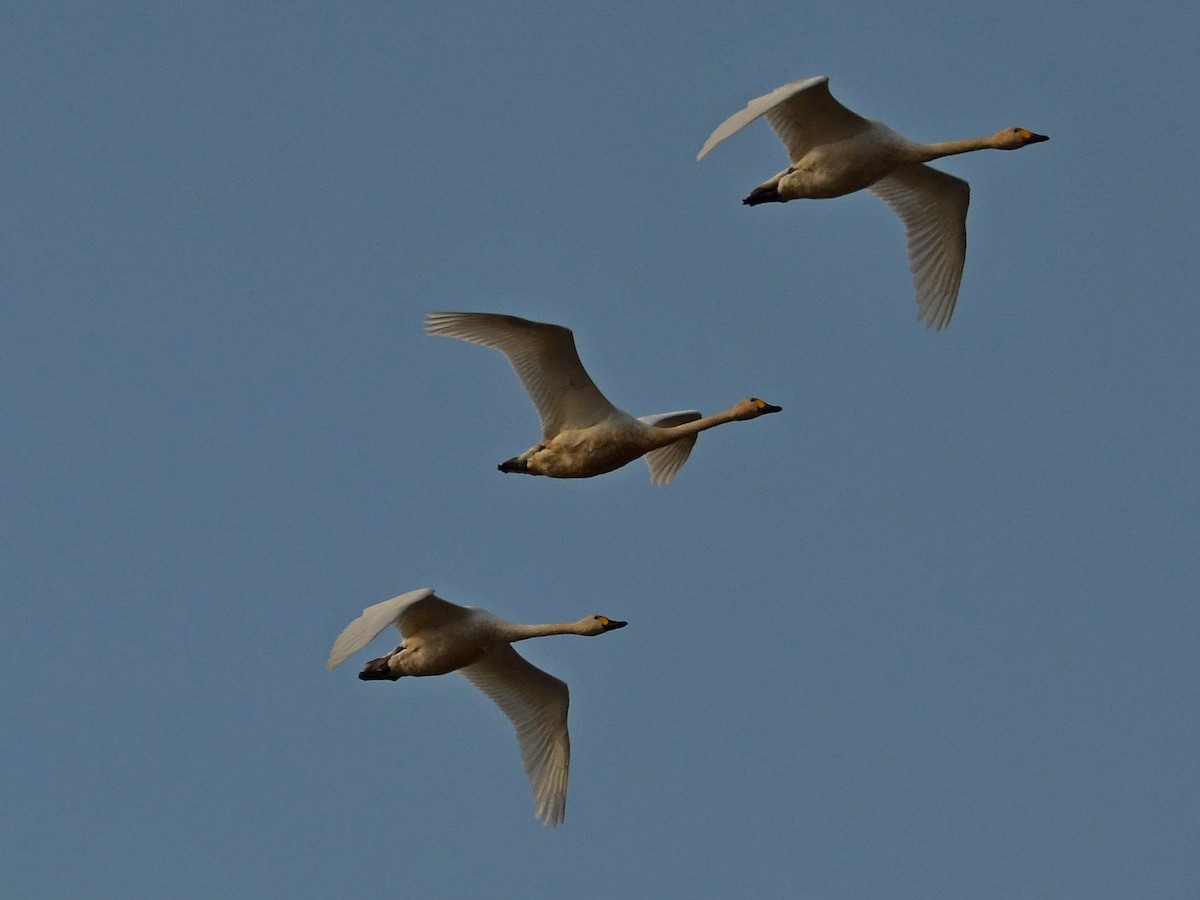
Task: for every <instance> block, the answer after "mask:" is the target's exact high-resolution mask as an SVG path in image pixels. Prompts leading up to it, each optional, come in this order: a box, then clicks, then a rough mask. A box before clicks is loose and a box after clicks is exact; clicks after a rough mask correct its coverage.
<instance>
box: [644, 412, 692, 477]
mask: <svg viewBox="0 0 1200 900" xmlns="http://www.w3.org/2000/svg"><path fill="white" fill-rule="evenodd" d="M699 418H700V412H699V411H698V410H695V409H683V410H679V411H678V412H669V413H659V414H658V415H655V416H641V417H640V418H639V419H638V421H639V422H641V423H643V424H645V425H650V426H654V427H658V428H671V427H672V426H675V425H682V424H684V423H685V422H695V421H696V420H697V419H699ZM696 438H697V435H694V434H693V435H689V436H688V437H685V438H680V439H679V440H677V441H676V442H675V443H673V444H667V446H665V447H659V448H658V449H657V450H651V451H650V452H649V453H647V454H646V455H645V456H644V457H643V459H645V460H646V465H647V466H649V467H650V483H651V484H670V483H671V480H672V479H673V478H674V477H675V473H676V472H678V471H679V470H680V469H681V468H683V464H684V463H685V462H687V458H688V456H689V455H690V454H691V452H692V447H694V446H696Z"/></svg>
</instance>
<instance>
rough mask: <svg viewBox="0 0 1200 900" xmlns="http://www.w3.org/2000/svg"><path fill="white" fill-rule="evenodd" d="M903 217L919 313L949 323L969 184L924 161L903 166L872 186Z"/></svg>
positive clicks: (963, 254)
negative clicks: (923, 162) (927, 164)
mask: <svg viewBox="0 0 1200 900" xmlns="http://www.w3.org/2000/svg"><path fill="white" fill-rule="evenodd" d="M868 190H870V191H871V193H873V194H875V195H876V196H877V197H879V198H881V199H882V200H883V201H884V202H885V203H887V205H888V206H890V207H891V208H892V210H893V211H894V212H895V213H896V215H898V216H899V217H900V221H901V222H903V223H904V233H905V235H906V236H907V240H908V267H909V268H910V269H911V270H912V275H913V286H914V287H915V288H916V291H917V316H918V318H920V320H921V321H922V322H924V323H925V326H926V327H927V328H934V329H936V330H938V331H940V330H941V329H943V328H945V327H946V326H947V325H948V324H950V315H951V314H952V313H953V312H954V301H955V300H957V299H958V286H959V283H960V282H961V281H962V273H963V264H964V263H965V262H966V259H967V205H968V204H969V203H970V200H971V187H970V185H968V184H967V183H966V182H965V181H963V180H962V179H961V178H955V177H954V176H953V175H947V174H946V173H945V172H939V171H938V170H937V169H932V168H930V167H929V166H926V165H912V166H904V167H902V168H899V169H896V171H894V172H892V174H891V175H888V176H887V177H885V178H881V179H880V180H879V181H877V182H875V183H874V184H873V185H871V186H870V188H868Z"/></svg>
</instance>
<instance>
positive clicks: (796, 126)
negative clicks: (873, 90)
mask: <svg viewBox="0 0 1200 900" xmlns="http://www.w3.org/2000/svg"><path fill="white" fill-rule="evenodd" d="M759 116H766V117H767V122H769V123H770V125H771V128H772V129H774V131H775V133H776V134H777V135H779V139H780V140H781V141H783V145H784V146H785V147H787V150H788V156H789V158H790V159H791V161H792V162H797V161H798V160H800V159H801V157H803V156H804V155H805V154H806V153H808V151H809V150H811V149H812V148H813V147H815V146H817V145H818V144H828V143H830V142H832V141H840V140H842V139H843V138H847V137H850V136H851V135H854V134H857V133H858V132H860V131H865V130H866V129H868V128H870V127H871V123H870V122H868V121H867V120H866V119H864V118H863V117H862V116H860V115H858V113H855V112H852V111H851V110H849V109H847V108H846V107H844V106H842V104H840V103H838V102H837V101H836V100H835V99H833V95H832V94H831V93H829V78H828V77H827V76H825V75H818V76H816V77H815V78H805V79H803V80H802V81H793V82H791V83H790V84H785V85H783V87H778V88H775V90H773V91H771V93H769V94H763V95H762V96H761V97H756V98H755V99H753V100H751V101H750V102H749V103H747V104H746V106H745V108H744V109H740V110H738V111H737V112H735V113H734V114H733V115H732V116H730V117H729V118H728V119H726V120H725V121H724V122H722V123H721V124H720V125H718V126H717V128H716V130H715V131H713V133H712V134H710V135H709V136H708V140H707V141H705V142H704V146H703V147H701V148H700V152H699V153H698V154H696V159H697V161H699V160H701V159H703V158H704V155H705V154H706V153H708V151H709V150H711V149H712V148H713V147H715V146H717V144H719V143H721V141H723V140H725V138H727V137H729V136H730V135H732V134H736V133H737V132H739V131H741V130H742V129H743V128H745V127H746V126H747V125H749V124H750V123H751V122H753V121H754V120H755V119H757V118H758V117H759Z"/></svg>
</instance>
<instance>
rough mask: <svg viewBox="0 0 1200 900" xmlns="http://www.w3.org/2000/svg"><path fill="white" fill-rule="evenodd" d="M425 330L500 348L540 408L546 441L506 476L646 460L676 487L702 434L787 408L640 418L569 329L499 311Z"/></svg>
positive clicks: (753, 403)
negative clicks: (599, 377)
mask: <svg viewBox="0 0 1200 900" xmlns="http://www.w3.org/2000/svg"><path fill="white" fill-rule="evenodd" d="M425 330H426V331H427V332H428V333H429V334H440V335H443V336H444V337H452V338H458V339H459V340H463V341H469V342H471V343H472V344H481V345H483V346H484V347H492V348H494V349H496V350H499V351H500V352H501V353H503V354H504V355H505V356H506V357H508V361H509V362H510V363H511V364H512V367H513V369H515V370H516V373H517V377H518V378H520V379H521V384H522V385H524V387H525V390H526V392H527V393H528V394H529V396H530V398H531V399H532V400H533V405H534V406H536V407H537V411H538V416H539V417H540V418H541V420H542V440H541V443H538V444H535V445H534V446H532V447H530V448H529V449H528V450H526V451H525V452H524V453H522V454H521V455H520V456H514V457H513V458H512V459H507V460H505V461H504V462H502V463H500V465H499V466H497V468H498V469H499V470H500V471H501V472H522V473H524V474H526V475H549V476H550V477H551V478H590V477H591V476H593V475H602V474H604V473H605V472H611V471H613V470H614V469H619V468H621V466H623V465H625V464H626V463H629V462H632V461H633V460H635V459H637V458H638V457H639V456H644V457H645V458H646V465H648V466H649V467H650V481H651V482H653V483H654V484H670V482H671V479H672V478H674V477H675V473H676V472H678V471H679V469H680V467H681V466H682V465H683V464H684V462H686V461H687V458H688V454H690V453H691V452H692V446H693V445H694V444H695V443H696V435H698V434H699V433H700V432H701V431H704V430H705V429H708V428H713V427H715V426H717V425H723V424H725V423H726V422H736V421H741V420H744V419H756V418H758V417H759V416H765V415H766V414H767V413H776V412H779V411H780V409H781V407H778V406H772V405H771V404H770V403H766V402H764V401H762V400H759V399H758V398H757V397H749V398H747V399H745V400H742V401H740V402H739V403H735V404H734V405H733V406H731V407H730V408H729V409H727V410H725V411H724V412H719V413H714V414H713V415H711V416H706V417H704V418H701V416H700V413H699V412H697V411H696V410H694V409H688V410H680V411H678V412H670V413H661V414H659V415H656V416H642V417H641V418H640V419H635V418H634V417H633V416H631V415H629V414H628V413H626V412H624V411H623V410H620V409H617V408H616V407H615V406H613V405H612V404H611V403H609V402H608V399H607V398H606V397H605V396H604V395H603V394H602V393H600V389H599V388H598V387H596V385H595V383H594V382H593V381H592V379H591V377H590V376H589V375H588V373H587V371H586V370H585V369H584V368H583V363H581V362H580V361H579V353H578V352H577V351H576V350H575V338H574V336H573V335H572V334H571V330H570V329H569V328H563V327H562V326H561V325H550V324H547V323H545V322H531V321H529V320H528V319H519V318H517V317H516V316H504V315H498V314H495V313H468V312H438V313H429V314H428V315H427V316H426V317H425Z"/></svg>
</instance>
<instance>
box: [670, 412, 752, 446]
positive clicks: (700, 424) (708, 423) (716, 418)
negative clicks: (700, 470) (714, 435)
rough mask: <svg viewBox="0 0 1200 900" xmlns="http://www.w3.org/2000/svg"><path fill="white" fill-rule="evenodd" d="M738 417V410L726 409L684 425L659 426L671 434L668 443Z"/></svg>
mask: <svg viewBox="0 0 1200 900" xmlns="http://www.w3.org/2000/svg"><path fill="white" fill-rule="evenodd" d="M736 418H737V413H736V410H735V409H733V408H731V409H726V410H724V411H722V412H719V413H713V414H712V415H711V416H704V417H703V418H701V419H696V420H695V421H693V422H684V423H683V424H682V425H672V426H671V427H669V428H661V427H660V428H659V429H658V430H659V431H663V432H665V433H666V434H668V435H670V440H669V441H666V443H668V444H669V443H673V442H674V441H677V440H679V439H680V438H681V437H688V436H690V435H693V434H699V433H700V432H702V431H707V430H708V429H709V428H714V427H715V426H717V425H724V424H725V423H726V422H732V421H734V420H735V419H736Z"/></svg>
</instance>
